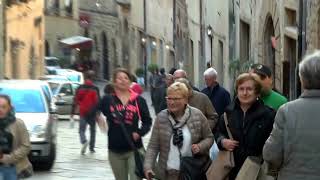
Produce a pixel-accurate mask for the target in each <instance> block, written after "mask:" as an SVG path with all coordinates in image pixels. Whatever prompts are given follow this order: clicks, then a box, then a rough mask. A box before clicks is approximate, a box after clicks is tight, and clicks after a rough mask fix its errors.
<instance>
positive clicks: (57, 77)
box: [39, 75, 69, 81]
mask: <svg viewBox="0 0 320 180" xmlns="http://www.w3.org/2000/svg"><path fill="white" fill-rule="evenodd" d="M39 80H46V81H48V80H55V81H69V79H68V77H66V76H62V75H45V76H41V77H39Z"/></svg>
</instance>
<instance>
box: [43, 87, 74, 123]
mask: <svg viewBox="0 0 320 180" xmlns="http://www.w3.org/2000/svg"><path fill="white" fill-rule="evenodd" d="M48 84H49V86H50V88H51V91H52V93H53V98H54V101H55V102H56V112H57V115H58V118H59V119H69V118H70V115H71V110H72V104H73V98H74V96H75V92H76V89H77V88H78V87H79V86H80V84H79V83H73V82H71V81H48Z"/></svg>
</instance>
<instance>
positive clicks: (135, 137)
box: [132, 132, 140, 141]
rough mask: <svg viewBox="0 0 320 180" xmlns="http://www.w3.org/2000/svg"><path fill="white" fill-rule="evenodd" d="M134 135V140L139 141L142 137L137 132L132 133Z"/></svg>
mask: <svg viewBox="0 0 320 180" xmlns="http://www.w3.org/2000/svg"><path fill="white" fill-rule="evenodd" d="M132 137H133V140H134V141H138V140H139V139H140V135H139V134H138V133H136V132H134V133H132Z"/></svg>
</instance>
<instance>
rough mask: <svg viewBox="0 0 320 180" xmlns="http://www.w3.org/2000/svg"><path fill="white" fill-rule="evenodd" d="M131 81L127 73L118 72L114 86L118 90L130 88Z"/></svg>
mask: <svg viewBox="0 0 320 180" xmlns="http://www.w3.org/2000/svg"><path fill="white" fill-rule="evenodd" d="M130 83H131V81H130V79H129V77H128V75H127V74H126V73H123V72H118V74H117V75H116V79H115V82H114V87H115V89H118V90H129V88H130Z"/></svg>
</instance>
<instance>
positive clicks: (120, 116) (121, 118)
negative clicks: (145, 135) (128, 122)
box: [111, 96, 138, 151]
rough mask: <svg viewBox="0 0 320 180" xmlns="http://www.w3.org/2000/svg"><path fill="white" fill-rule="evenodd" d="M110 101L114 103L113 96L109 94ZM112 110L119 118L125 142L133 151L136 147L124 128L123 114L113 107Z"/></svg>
mask: <svg viewBox="0 0 320 180" xmlns="http://www.w3.org/2000/svg"><path fill="white" fill-rule="evenodd" d="M111 102H112V104H115V100H114V97H113V96H111ZM114 112H115V115H116V117H117V118H119V120H120V121H119V122H120V127H121V130H122V132H123V134H124V137H125V138H126V139H127V142H128V143H129V145H130V147H131V148H132V149H133V150H134V151H138V149H137V147H136V146H135V145H134V143H133V141H132V139H131V138H130V135H129V132H128V130H127V128H126V126H125V125H124V116H123V114H122V113H121V112H119V111H118V109H117V108H116V107H115V108H114Z"/></svg>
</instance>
